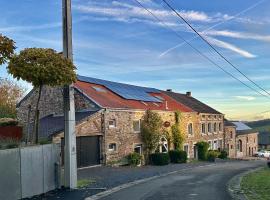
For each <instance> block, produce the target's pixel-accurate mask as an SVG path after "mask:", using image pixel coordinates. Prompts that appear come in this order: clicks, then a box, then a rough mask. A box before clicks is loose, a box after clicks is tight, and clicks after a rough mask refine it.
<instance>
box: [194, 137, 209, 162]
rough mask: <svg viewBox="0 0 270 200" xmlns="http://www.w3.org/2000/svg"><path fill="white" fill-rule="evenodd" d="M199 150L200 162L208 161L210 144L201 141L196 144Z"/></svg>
mask: <svg viewBox="0 0 270 200" xmlns="http://www.w3.org/2000/svg"><path fill="white" fill-rule="evenodd" d="M196 146H197V148H198V159H199V160H207V152H208V148H209V144H208V143H207V142H204V141H201V142H198V143H197V144H196Z"/></svg>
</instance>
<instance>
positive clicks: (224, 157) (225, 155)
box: [218, 150, 228, 159]
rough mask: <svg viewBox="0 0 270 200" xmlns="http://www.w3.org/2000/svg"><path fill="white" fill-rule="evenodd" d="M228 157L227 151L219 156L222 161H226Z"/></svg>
mask: <svg viewBox="0 0 270 200" xmlns="http://www.w3.org/2000/svg"><path fill="white" fill-rule="evenodd" d="M227 157H228V153H227V151H224V150H223V151H221V152H220V154H219V156H218V158H220V159H226V158H227Z"/></svg>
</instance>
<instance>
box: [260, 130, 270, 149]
mask: <svg viewBox="0 0 270 200" xmlns="http://www.w3.org/2000/svg"><path fill="white" fill-rule="evenodd" d="M258 143H259V148H260V149H270V132H267V131H260V132H259V142H258Z"/></svg>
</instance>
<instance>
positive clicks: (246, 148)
mask: <svg viewBox="0 0 270 200" xmlns="http://www.w3.org/2000/svg"><path fill="white" fill-rule="evenodd" d="M239 140H241V141H242V151H241V150H240V148H239ZM236 144H237V158H242V157H250V156H253V154H254V153H255V152H256V151H258V133H247V134H241V135H240V134H239V135H237V136H236Z"/></svg>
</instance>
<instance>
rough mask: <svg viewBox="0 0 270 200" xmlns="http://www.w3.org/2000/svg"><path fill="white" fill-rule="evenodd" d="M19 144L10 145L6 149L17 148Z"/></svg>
mask: <svg viewBox="0 0 270 200" xmlns="http://www.w3.org/2000/svg"><path fill="white" fill-rule="evenodd" d="M18 147H19V144H17V143H10V144H8V145H7V146H6V148H7V149H14V148H18Z"/></svg>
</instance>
